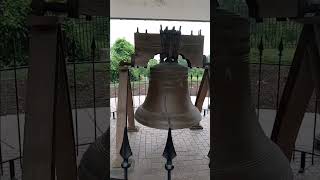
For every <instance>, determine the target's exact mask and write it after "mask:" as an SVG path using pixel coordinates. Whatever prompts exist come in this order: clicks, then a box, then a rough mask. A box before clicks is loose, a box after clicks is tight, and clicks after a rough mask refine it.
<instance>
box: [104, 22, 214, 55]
mask: <svg viewBox="0 0 320 180" xmlns="http://www.w3.org/2000/svg"><path fill="white" fill-rule="evenodd" d="M110 23H111V24H110V43H111V46H112V45H113V44H114V42H115V41H116V40H117V39H118V38H125V39H126V40H127V41H129V42H130V43H132V44H134V33H135V32H136V31H137V27H138V28H139V32H145V30H146V29H147V30H148V33H159V31H160V25H162V27H163V28H165V27H166V26H168V28H169V29H172V27H173V26H175V27H176V29H179V27H180V26H181V32H182V34H183V35H190V34H191V30H192V31H193V34H194V35H197V34H198V31H199V30H200V29H201V34H202V35H203V36H204V50H203V51H204V52H203V54H204V55H210V23H209V22H183V21H150V20H148V21H144V20H115V19H113V20H111V22H110Z"/></svg>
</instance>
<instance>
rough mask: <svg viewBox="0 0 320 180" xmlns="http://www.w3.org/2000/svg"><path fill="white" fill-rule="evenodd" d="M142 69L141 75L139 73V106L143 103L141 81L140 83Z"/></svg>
mask: <svg viewBox="0 0 320 180" xmlns="http://www.w3.org/2000/svg"><path fill="white" fill-rule="evenodd" d="M140 75H141V74H140V71H139V75H138V84H139V106H140V104H141V100H140V97H141V83H140Z"/></svg>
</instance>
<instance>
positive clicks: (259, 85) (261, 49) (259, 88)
mask: <svg viewBox="0 0 320 180" xmlns="http://www.w3.org/2000/svg"><path fill="white" fill-rule="evenodd" d="M258 49H259V76H258V79H259V81H258V102H257V105H258V114H257V115H258V119H259V117H260V92H261V73H262V67H261V66H262V55H263V42H262V37H261V41H260V44H259V47H258Z"/></svg>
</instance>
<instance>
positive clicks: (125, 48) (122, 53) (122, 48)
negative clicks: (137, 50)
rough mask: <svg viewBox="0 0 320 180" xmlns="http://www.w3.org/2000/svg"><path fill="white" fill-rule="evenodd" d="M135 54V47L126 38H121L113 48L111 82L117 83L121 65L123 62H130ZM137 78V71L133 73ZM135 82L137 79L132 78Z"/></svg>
mask: <svg viewBox="0 0 320 180" xmlns="http://www.w3.org/2000/svg"><path fill="white" fill-rule="evenodd" d="M133 54H134V47H133V45H132V44H131V43H130V42H128V41H127V40H126V39H125V38H119V39H117V40H116V41H115V43H114V44H113V45H112V47H111V67H110V69H111V80H112V81H117V80H118V77H119V63H120V62H121V61H125V62H130V61H131V56H132V55H133ZM132 74H134V76H136V73H135V71H133V73H132ZM132 78H133V80H135V77H132Z"/></svg>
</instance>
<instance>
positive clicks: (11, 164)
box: [9, 160, 16, 180]
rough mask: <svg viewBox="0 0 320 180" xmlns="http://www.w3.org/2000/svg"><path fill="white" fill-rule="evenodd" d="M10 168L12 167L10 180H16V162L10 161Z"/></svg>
mask: <svg viewBox="0 0 320 180" xmlns="http://www.w3.org/2000/svg"><path fill="white" fill-rule="evenodd" d="M9 167H10V179H11V180H15V179H16V178H15V172H16V171H15V167H14V160H10V161H9Z"/></svg>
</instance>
